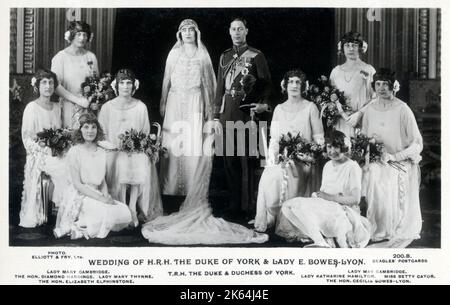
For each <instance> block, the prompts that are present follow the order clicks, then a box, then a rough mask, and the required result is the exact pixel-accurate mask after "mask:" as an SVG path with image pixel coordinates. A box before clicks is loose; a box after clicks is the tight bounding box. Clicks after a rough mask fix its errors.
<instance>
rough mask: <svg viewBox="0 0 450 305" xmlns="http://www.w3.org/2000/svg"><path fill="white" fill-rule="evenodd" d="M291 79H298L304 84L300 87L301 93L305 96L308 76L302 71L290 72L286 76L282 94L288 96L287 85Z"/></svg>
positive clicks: (294, 70)
mask: <svg viewBox="0 0 450 305" xmlns="http://www.w3.org/2000/svg"><path fill="white" fill-rule="evenodd" d="M291 77H298V78H299V79H300V81H301V82H302V83H301V85H300V91H301V92H302V95H303V93H304V92H305V90H306V74H305V73H304V72H303V71H302V70H300V69H293V70H289V71H287V72H286V73H285V74H284V77H283V82H282V85H281V92H282V93H284V94H287V84H288V82H289V78H291Z"/></svg>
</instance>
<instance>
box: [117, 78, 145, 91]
mask: <svg viewBox="0 0 450 305" xmlns="http://www.w3.org/2000/svg"><path fill="white" fill-rule="evenodd" d="M116 84H117V82H116V80H115V79H114V80H113V81H112V82H111V87H112V89H113V90H114V94H115V95H118V94H117V89H116ZM139 84H140V83H139V80H138V79H137V78H136V79H135V80H134V90H133V94H134V93H135V92H136V91H137V90H138V89H139Z"/></svg>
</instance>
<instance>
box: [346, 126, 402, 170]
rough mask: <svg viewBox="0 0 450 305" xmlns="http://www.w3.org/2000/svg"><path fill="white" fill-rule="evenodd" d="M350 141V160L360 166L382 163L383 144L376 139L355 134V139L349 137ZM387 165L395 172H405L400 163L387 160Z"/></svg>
mask: <svg viewBox="0 0 450 305" xmlns="http://www.w3.org/2000/svg"><path fill="white" fill-rule="evenodd" d="M350 141H351V143H352V149H351V152H350V158H351V159H352V160H354V161H356V162H358V164H359V165H360V166H364V165H366V164H367V163H374V162H381V163H382V162H383V161H382V155H383V151H384V144H383V143H381V142H380V141H377V139H376V137H368V136H366V135H364V134H362V133H357V134H356V136H355V137H351V140H350ZM387 163H388V164H389V165H390V166H392V167H393V168H395V169H397V170H401V171H405V170H404V169H403V165H402V164H401V163H400V162H397V161H392V160H389V161H388V162H387Z"/></svg>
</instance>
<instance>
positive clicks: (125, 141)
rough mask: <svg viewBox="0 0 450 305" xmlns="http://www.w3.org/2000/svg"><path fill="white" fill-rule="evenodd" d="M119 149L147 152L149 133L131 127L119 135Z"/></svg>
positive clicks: (129, 151)
mask: <svg viewBox="0 0 450 305" xmlns="http://www.w3.org/2000/svg"><path fill="white" fill-rule="evenodd" d="M118 137H119V140H120V142H119V151H123V152H126V153H127V154H132V153H145V150H146V149H147V146H148V143H147V142H148V135H147V134H146V133H144V132H142V131H137V130H136V129H133V128H131V129H130V130H126V131H125V132H124V133H121V134H119V135H118Z"/></svg>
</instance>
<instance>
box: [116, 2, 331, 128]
mask: <svg viewBox="0 0 450 305" xmlns="http://www.w3.org/2000/svg"><path fill="white" fill-rule="evenodd" d="M234 17H243V18H244V19H246V20H247V27H248V29H249V34H248V36H247V42H248V44H249V45H250V46H252V47H254V48H257V49H259V50H261V51H262V52H263V53H264V55H265V57H266V59H267V63H268V65H269V69H270V72H271V75H272V81H273V89H274V90H273V91H274V94H273V97H272V99H273V102H274V103H275V104H276V103H279V102H281V101H282V96H281V93H280V86H279V84H280V81H281V79H282V77H283V74H284V73H285V72H286V71H288V70H289V69H292V68H300V69H302V70H303V71H304V72H305V73H307V75H308V76H309V79H312V78H315V77H316V76H320V74H325V75H329V73H330V72H331V69H332V66H333V65H332V61H333V56H335V53H336V46H335V45H334V43H333V41H334V10H333V9H326V8H324V9H317V8H314V9H304V8H270V9H268V8H239V9H233V8H231V9H230V8H226V9H225V8H202V9H195V8H194V9H186V8H183V9H161V8H158V9H117V15H116V23H115V30H114V48H113V61H112V69H111V70H112V71H117V70H118V69H120V68H130V69H132V70H133V71H134V72H135V73H136V75H137V77H138V78H139V80H140V81H141V88H140V89H139V90H138V92H137V93H136V97H137V98H141V99H142V100H143V101H144V102H145V103H146V104H147V105H148V106H149V112H150V118H151V120H160V117H159V114H158V113H159V111H158V110H159V99H160V96H161V85H162V81H163V75H164V66H165V61H166V58H167V55H168V53H169V51H170V49H171V48H172V47H173V45H174V43H175V41H176V38H175V34H176V32H177V30H178V26H179V24H180V22H181V21H182V20H183V19H186V18H190V19H194V20H195V21H196V22H197V24H198V26H199V28H200V32H201V37H202V41H203V43H204V44H205V46H206V48H207V49H208V51H209V54H210V56H211V60H212V62H213V66H214V70H215V72H216V73H217V68H218V62H219V57H220V54H221V53H222V52H223V51H224V50H226V49H228V48H230V47H231V46H232V42H231V38H230V35H229V31H228V29H229V25H230V22H231V21H232V19H233V18H234Z"/></svg>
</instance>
